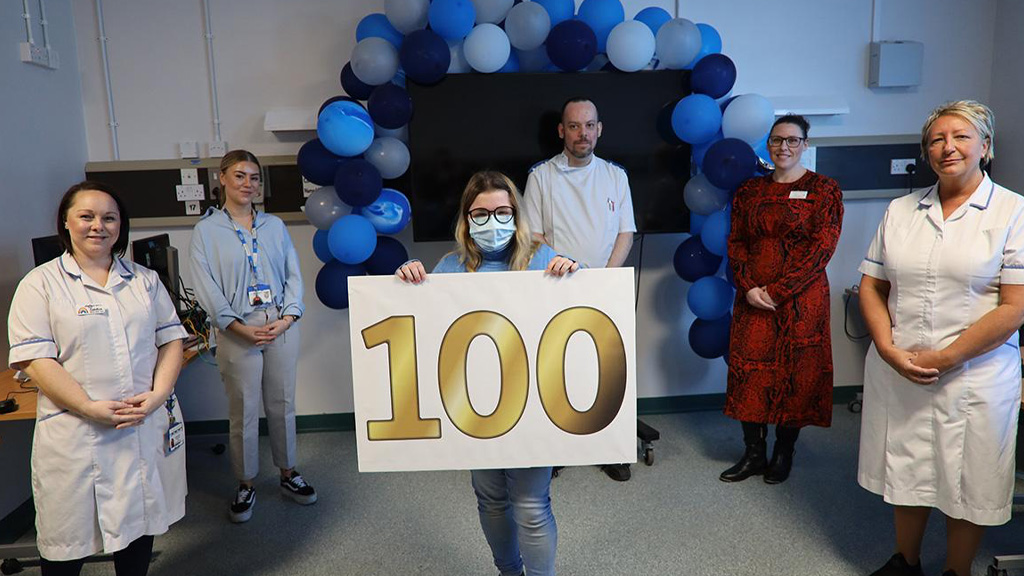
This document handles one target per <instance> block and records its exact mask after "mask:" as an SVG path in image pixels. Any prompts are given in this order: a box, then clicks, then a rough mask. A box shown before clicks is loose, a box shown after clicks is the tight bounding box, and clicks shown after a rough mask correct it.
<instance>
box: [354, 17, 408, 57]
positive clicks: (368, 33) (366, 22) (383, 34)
mask: <svg viewBox="0 0 1024 576" xmlns="http://www.w3.org/2000/svg"><path fill="white" fill-rule="evenodd" d="M373 37H377V38H383V39H385V40H387V41H388V42H391V45H392V46H394V47H395V49H396V50H397V49H398V48H401V47H402V39H403V38H405V36H403V35H402V33H401V32H399V31H398V30H395V27H394V26H392V25H391V22H388V17H387V16H385V15H384V14H381V13H379V12H376V13H373V14H367V15H366V16H364V17H363V19H362V20H360V21H359V25H357V26H356V42H360V41H362V40H365V39H367V38H373Z"/></svg>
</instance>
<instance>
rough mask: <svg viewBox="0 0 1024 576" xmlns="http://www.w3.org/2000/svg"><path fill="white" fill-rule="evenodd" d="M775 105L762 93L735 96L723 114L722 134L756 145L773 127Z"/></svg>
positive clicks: (752, 145)
mask: <svg viewBox="0 0 1024 576" xmlns="http://www.w3.org/2000/svg"><path fill="white" fill-rule="evenodd" d="M774 122H775V107H774V106H772V103H771V102H769V101H768V99H767V98H765V97H764V96H761V95H760V94H744V95H742V96H737V97H736V98H733V100H732V102H729V105H728V106H727V107H726V108H725V113H724V114H722V134H723V135H724V136H725V137H726V138H739V139H740V140H743V141H744V142H746V143H747V144H750V146H751V147H756V146H757V145H758V144H759V143H760V142H761V140H762V139H763V138H764V137H765V136H766V135H767V134H768V132H769V131H770V130H771V129H772V123H774Z"/></svg>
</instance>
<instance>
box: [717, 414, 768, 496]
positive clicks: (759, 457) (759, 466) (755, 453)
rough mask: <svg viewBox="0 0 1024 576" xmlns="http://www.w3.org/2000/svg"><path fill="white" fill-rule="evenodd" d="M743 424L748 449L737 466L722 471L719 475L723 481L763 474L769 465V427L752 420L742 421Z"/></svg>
mask: <svg viewBox="0 0 1024 576" xmlns="http://www.w3.org/2000/svg"><path fill="white" fill-rule="evenodd" d="M742 424H743V443H744V444H746V445H747V450H746V452H744V453H743V458H741V459H740V461H739V462H737V463H736V465H735V466H733V467H732V468H729V469H728V470H726V471H725V472H722V475H721V476H719V477H718V479H719V480H721V481H722V482H739V481H741V480H746V479H747V478H750V477H751V476H756V475H758V474H763V473H764V469H765V467H766V466H767V465H768V459H767V452H768V444H767V442H765V436H766V435H767V433H768V427H767V426H765V425H764V424H755V423H752V422H742Z"/></svg>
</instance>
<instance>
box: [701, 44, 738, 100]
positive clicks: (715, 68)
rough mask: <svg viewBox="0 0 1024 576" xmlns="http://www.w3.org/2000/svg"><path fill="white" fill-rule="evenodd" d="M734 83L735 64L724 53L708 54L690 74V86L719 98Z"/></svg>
mask: <svg viewBox="0 0 1024 576" xmlns="http://www.w3.org/2000/svg"><path fill="white" fill-rule="evenodd" d="M735 83H736V65H735V64H733V62H732V60H731V59H730V58H729V57H728V56H726V55H725V54H708V55H707V56H705V57H704V58H701V59H700V62H697V64H696V65H695V66H694V67H693V73H691V74H690V87H691V88H692V89H693V91H694V92H696V93H698V94H707V95H708V96H711V97H712V98H721V97H722V96H725V95H726V94H728V93H729V90H732V85H733V84H735Z"/></svg>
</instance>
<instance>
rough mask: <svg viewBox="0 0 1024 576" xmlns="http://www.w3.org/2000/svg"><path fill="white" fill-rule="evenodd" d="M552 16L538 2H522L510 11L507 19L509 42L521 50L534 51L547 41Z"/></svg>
mask: <svg viewBox="0 0 1024 576" xmlns="http://www.w3.org/2000/svg"><path fill="white" fill-rule="evenodd" d="M550 31H551V16H550V15H549V14H548V11H547V10H546V9H545V8H544V7H543V6H541V5H540V4H538V3H537V2H522V3H520V4H516V5H515V6H513V7H512V10H509V13H508V18H506V19H505V33H506V34H508V41H509V43H511V44H512V46H514V47H515V48H517V49H519V50H533V49H534V48H537V47H538V46H540V45H541V44H543V43H544V40H547V37H548V32H550Z"/></svg>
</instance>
